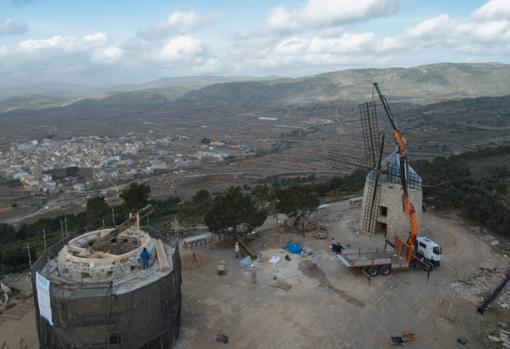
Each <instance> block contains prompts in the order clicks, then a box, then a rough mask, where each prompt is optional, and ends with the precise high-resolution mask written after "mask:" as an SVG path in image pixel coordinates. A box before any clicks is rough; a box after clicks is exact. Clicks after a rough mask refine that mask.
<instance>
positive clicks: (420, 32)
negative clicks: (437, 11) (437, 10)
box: [404, 14, 453, 39]
mask: <svg viewBox="0 0 510 349" xmlns="http://www.w3.org/2000/svg"><path fill="white" fill-rule="evenodd" d="M452 27H453V23H452V21H451V20H450V17H449V16H448V15H447V14H442V15H439V16H437V17H434V18H430V19H427V20H425V21H423V22H421V23H419V24H418V25H416V26H414V27H410V28H407V29H406V30H405V32H404V35H405V36H407V37H408V38H409V39H426V38H434V37H438V36H439V37H440V36H442V35H443V34H444V33H445V32H446V31H447V30H449V29H452Z"/></svg>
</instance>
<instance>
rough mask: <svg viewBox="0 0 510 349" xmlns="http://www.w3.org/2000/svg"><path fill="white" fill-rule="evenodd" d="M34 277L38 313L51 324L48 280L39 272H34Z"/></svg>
mask: <svg viewBox="0 0 510 349" xmlns="http://www.w3.org/2000/svg"><path fill="white" fill-rule="evenodd" d="M35 279H36V288H37V303H38V304H39V314H40V315H41V317H42V318H44V319H46V320H47V321H48V322H49V324H50V325H52V326H53V319H52V317H51V303H50V280H48V279H46V278H45V277H44V276H42V275H41V274H39V273H36V275H35Z"/></svg>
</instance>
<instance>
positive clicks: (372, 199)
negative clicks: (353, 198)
mask: <svg viewBox="0 0 510 349" xmlns="http://www.w3.org/2000/svg"><path fill="white" fill-rule="evenodd" d="M359 112H360V119H361V136H362V139H363V149H364V157H357V156H354V155H349V154H344V153H340V152H337V151H331V152H330V153H329V154H328V163H329V164H330V166H331V167H332V168H334V169H345V168H357V169H363V170H369V171H371V173H373V174H374V176H375V177H374V178H373V181H369V185H368V187H367V195H366V198H367V199H368V202H365V204H364V208H365V209H364V212H363V219H362V227H361V228H362V229H363V230H365V231H367V232H371V233H375V230H376V221H377V210H378V208H379V201H380V197H381V184H380V182H379V178H380V176H381V173H382V157H383V153H384V134H383V133H382V131H381V130H380V129H379V125H378V121H377V111H376V104H375V101H373V100H372V101H370V102H366V103H362V104H360V105H359Z"/></svg>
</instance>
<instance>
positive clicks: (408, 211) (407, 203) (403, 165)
mask: <svg viewBox="0 0 510 349" xmlns="http://www.w3.org/2000/svg"><path fill="white" fill-rule="evenodd" d="M374 88H375V89H376V91H377V94H378V95H379V99H380V100H381V102H382V105H383V107H384V110H385V111H386V115H388V119H389V120H390V123H391V127H392V128H393V138H394V139H395V144H396V146H397V153H398V155H399V160H400V179H401V182H402V190H403V193H402V209H403V211H404V214H405V215H406V217H407V219H409V225H410V230H409V237H408V238H407V242H406V244H407V247H408V251H409V252H408V254H407V260H408V262H412V261H413V260H414V259H415V253H414V249H415V244H416V238H417V237H418V234H419V229H418V222H417V218H416V211H415V209H414V206H413V204H412V203H411V200H410V198H409V192H408V188H407V166H408V165H407V157H406V145H407V140H406V139H405V138H404V136H402V134H401V133H400V131H399V129H398V127H397V125H396V124H395V121H394V120H393V115H392V113H391V109H390V106H389V104H388V101H387V100H386V97H385V96H384V95H383V94H382V92H381V90H380V89H379V85H378V84H377V82H374Z"/></svg>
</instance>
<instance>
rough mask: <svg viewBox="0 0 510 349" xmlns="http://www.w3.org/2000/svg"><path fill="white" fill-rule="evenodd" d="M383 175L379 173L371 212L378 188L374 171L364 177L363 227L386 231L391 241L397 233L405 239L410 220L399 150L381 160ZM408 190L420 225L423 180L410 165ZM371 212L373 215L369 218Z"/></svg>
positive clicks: (361, 221) (380, 231)
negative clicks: (404, 193) (403, 201)
mask: <svg viewBox="0 0 510 349" xmlns="http://www.w3.org/2000/svg"><path fill="white" fill-rule="evenodd" d="M381 167H382V172H383V173H382V174H381V175H380V176H379V181H378V187H379V191H378V194H377V195H376V199H375V201H376V205H375V206H374V207H373V213H371V212H370V211H371V208H372V199H373V197H374V195H373V192H374V189H375V177H376V175H375V173H374V171H370V172H369V173H368V174H367V177H366V180H365V188H364V190H363V203H362V206H361V220H360V226H361V229H362V230H364V231H367V232H370V233H380V234H385V235H386V237H387V239H388V240H393V238H394V237H395V236H398V237H400V238H401V239H404V240H405V239H406V238H407V236H408V233H409V229H410V226H409V220H408V219H407V217H406V216H405V214H404V212H403V210H402V193H403V191H402V182H401V179H400V159H399V156H398V154H397V153H392V154H391V155H389V156H388V157H386V158H385V159H384V160H383V161H382V166H381ZM407 178H408V191H409V198H410V200H411V203H412V204H413V206H414V209H415V210H416V217H417V221H418V226H419V225H420V222H421V216H422V197H423V195H422V180H421V177H420V176H419V175H418V174H417V173H416V171H414V169H412V168H411V166H409V167H408V173H407ZM370 215H372V216H374V218H373V219H372V220H370V218H369V217H370Z"/></svg>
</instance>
